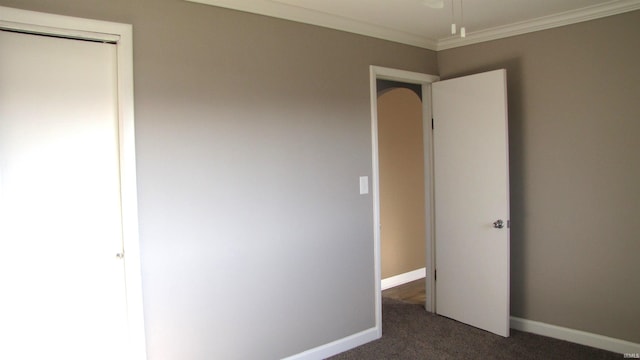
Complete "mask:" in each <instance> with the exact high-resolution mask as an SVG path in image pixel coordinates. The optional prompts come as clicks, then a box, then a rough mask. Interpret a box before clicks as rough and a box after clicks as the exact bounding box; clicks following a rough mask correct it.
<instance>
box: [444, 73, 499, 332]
mask: <svg viewBox="0 0 640 360" xmlns="http://www.w3.org/2000/svg"><path fill="white" fill-rule="evenodd" d="M432 99H433V118H434V130H433V131H434V133H433V140H434V142H433V144H434V189H435V198H434V199H435V241H436V249H435V253H436V256H435V260H436V271H437V279H436V312H437V313H438V314H440V315H443V316H447V317H450V318H452V319H455V320H458V321H461V322H463V323H466V324H469V325H472V326H475V327H478V328H481V329H484V330H487V331H490V332H493V333H495V334H498V335H501V336H509V227H508V223H509V169H508V137H507V97H506V71H505V70H497V71H491V72H487V73H482V74H477V75H471V76H466V77H461V78H455V79H451V80H445V81H440V82H435V83H433V87H432Z"/></svg>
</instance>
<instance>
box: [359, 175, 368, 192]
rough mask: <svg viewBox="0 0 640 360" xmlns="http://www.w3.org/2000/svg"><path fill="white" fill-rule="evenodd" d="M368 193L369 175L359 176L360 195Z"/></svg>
mask: <svg viewBox="0 0 640 360" xmlns="http://www.w3.org/2000/svg"><path fill="white" fill-rule="evenodd" d="M368 193H369V177H368V176H360V195H364V194H368Z"/></svg>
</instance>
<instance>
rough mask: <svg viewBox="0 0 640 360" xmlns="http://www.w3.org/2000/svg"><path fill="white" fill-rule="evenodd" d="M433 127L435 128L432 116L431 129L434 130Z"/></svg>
mask: <svg viewBox="0 0 640 360" xmlns="http://www.w3.org/2000/svg"><path fill="white" fill-rule="evenodd" d="M433 129H434V127H433V118H431V130H433Z"/></svg>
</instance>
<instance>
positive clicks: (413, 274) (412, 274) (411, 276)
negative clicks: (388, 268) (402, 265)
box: [380, 268, 427, 290]
mask: <svg viewBox="0 0 640 360" xmlns="http://www.w3.org/2000/svg"><path fill="white" fill-rule="evenodd" d="M426 276H427V269H426V268H421V269H416V270H413V271H409V272H406V273H403V274H400V275H396V276H392V277H388V278H386V279H382V280H381V281H380V289H381V290H387V289H389V288H392V287H395V286H398V285H402V284H406V283H408V282H412V281H415V280H419V279H422V278H424V277H426Z"/></svg>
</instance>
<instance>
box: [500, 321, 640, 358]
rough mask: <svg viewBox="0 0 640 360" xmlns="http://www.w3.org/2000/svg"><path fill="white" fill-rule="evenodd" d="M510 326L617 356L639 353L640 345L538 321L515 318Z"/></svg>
mask: <svg viewBox="0 0 640 360" xmlns="http://www.w3.org/2000/svg"><path fill="white" fill-rule="evenodd" d="M510 325H511V328H512V329H516V330H520V331H526V332H530V333H534V334H538V335H543V336H548V337H552V338H555V339H560V340H566V341H570V342H573V343H576V344H581V345H586V346H591V347H594V348H598V349H604V350H608V351H613V352H616V353H619V354H638V353H640V344H636V343H632V342H630V341H625V340H620V339H614V338H611V337H607V336H603V335H597V334H593V333H589V332H586V331H580V330H574V329H569V328H565V327H562V326H556V325H551V324H546V323H542V322H538V321H533V320H527V319H521V318H518V317H515V316H512V317H511V321H510Z"/></svg>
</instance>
